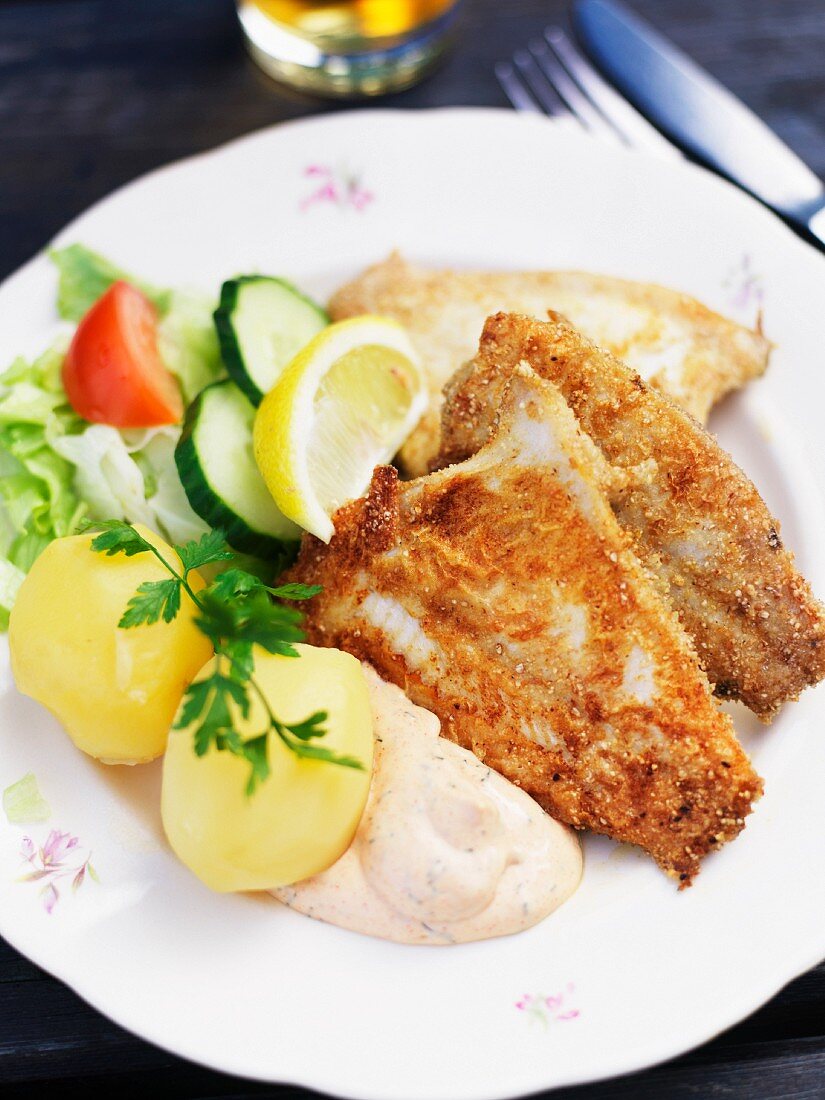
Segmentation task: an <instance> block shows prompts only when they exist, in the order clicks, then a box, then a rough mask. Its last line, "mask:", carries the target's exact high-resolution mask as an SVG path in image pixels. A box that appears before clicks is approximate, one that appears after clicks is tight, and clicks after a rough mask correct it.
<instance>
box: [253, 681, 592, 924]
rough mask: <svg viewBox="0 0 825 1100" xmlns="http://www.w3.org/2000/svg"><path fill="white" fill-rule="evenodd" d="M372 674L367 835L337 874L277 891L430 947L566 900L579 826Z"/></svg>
mask: <svg viewBox="0 0 825 1100" xmlns="http://www.w3.org/2000/svg"><path fill="white" fill-rule="evenodd" d="M364 672H365V675H366V676H367V682H368V684H369V689H370V698H371V701H372V707H373V715H374V721H375V738H376V744H375V767H374V772H373V777H372V785H371V787H370V795H369V800H368V802H367V806H366V809H365V810H364V815H363V817H362V819H361V824H360V825H359V827H358V832H357V833H356V835H355V839H354V840H353V842H352V844H351V845H350V847H349V849H348V850H347V851H346V852H345V853H344V855H343V856H342V857H341V858H340V859H339V860H338V862H337V863H335V864H333V866H332V867H330V868H329V869H328V870H326V871H324V872H323V873H322V874H320V875H316V876H315V877H314V878H311V879H307V880H306V881H305V882H300V883H296V884H294V885H293V886H285V887H281V888H279V889H277V890H273V891H272V893H273V895H274V896H275V897H276V898H278V899H279V900H280V901H282V902H284V903H285V904H286V905H288V906H290V908H292V909H295V910H297V911H298V912H301V913H306V914H307V915H308V916H311V917H315V918H317V919H318V920H324V921H328V922H329V923H330V924H337V925H340V926H341V927H342V928H349V929H351V930H353V931H355V932H362V933H364V934H365V935H370V936H378V937H380V938H381V939H387V940H395V941H397V942H399V943H430V944H451V943H464V942H467V941H470V940H483V939H489V938H492V937H494V936H506V935H508V934H509V933H511V932H520V931H522V930H523V929H525V928H529V927H530V926H531V925H533V924H537V923H538V922H539V921H540V920H543V919H544V917H546V916H548V914H550V913H552V912H553V910H554V909H557V908H558V907H559V906H560V905H561V904H562V903H563V902H565V901H567V899H568V898H569V897H570V896H571V894H572V893H573V892H574V891H575V889H576V887H577V886H578V884H579V881H580V879H581V874H582V855H581V848H580V846H579V842H578V840H577V838H576V836H575V834H574V833H573V831H572V830H570V829H568V828H566V827H565V826H564V825H560V824H559V823H558V822H557V821H554V820H553V819H552V818H550V817H548V816H547V814H545V813H544V811H543V810H542V809H541V808H540V807H539V806H538V805H537V804H536V803H535V802H534V801H533V799H532V798H530V797H529V795H526V794H525V793H524V791H522V790H520V789H519V788H518V787H515V786H514V785H513V784H512V783H510V782H508V781H507V780H506V779H504V778H503V777H502V776H500V775H498V774H497V773H496V772H494V771H492V770H491V769H490V768H488V767H486V766H485V765H484V764H482V763H481V761H479V760H477V759H476V757H475V756H473V754H472V753H470V752H467V751H466V750H464V749H461V748H459V747H458V746H457V745H454V744H452V743H451V742H449V741H445V740H444V739H443V738H441V737H439V729H440V726H439V722H438V719H437V718H436V717H435V715H433V714H431V713H430V712H429V711H427V710H424V709H423V708H421V707H417V706H415V705H414V704H413V703H411V702H410V701H409V699H408V698H407V697H406V695H404V693H403V692H402V691H400V690H399V688H397V687H395V686H394V685H392V684H387V683H385V682H384V681H383V680H381V678H380V677H379V676H378V675H377V674H376V673H375V672H374V671H373V669H372V668H370V667H369V666H366V665H365V666H364Z"/></svg>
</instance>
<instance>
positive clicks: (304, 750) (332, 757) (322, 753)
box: [281, 737, 365, 772]
mask: <svg viewBox="0 0 825 1100" xmlns="http://www.w3.org/2000/svg"><path fill="white" fill-rule="evenodd" d="M281 739H282V740H283V741H284V743H285V744H286V745H288V746H289V748H291V749H292V751H293V752H294V753H295V755H296V756H300V757H303V759H305V760H324V761H326V762H327V763H328V764H337V765H338V766H339V767H341V768H352V769H353V770H354V771H359V772H362V771H364V770H365V769H364V765H363V764H362V763H361V761H360V760H357V759H356V758H355V757H354V756H339V755H338V753H336V752H335V751H334V750H333V749H327V748H324V746H323V745H313V744H307V742H305V741H291V740H288V739H287V738H285V737H282V738H281Z"/></svg>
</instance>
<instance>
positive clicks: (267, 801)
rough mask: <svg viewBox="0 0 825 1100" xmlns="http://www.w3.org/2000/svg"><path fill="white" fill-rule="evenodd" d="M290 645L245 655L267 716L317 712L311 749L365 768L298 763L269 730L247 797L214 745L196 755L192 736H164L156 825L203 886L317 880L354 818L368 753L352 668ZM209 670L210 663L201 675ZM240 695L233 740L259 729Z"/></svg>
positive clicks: (357, 673)
mask: <svg viewBox="0 0 825 1100" xmlns="http://www.w3.org/2000/svg"><path fill="white" fill-rule="evenodd" d="M296 648H297V649H298V651H299V652H300V657H298V658H297V659H296V658H295V657H280V656H273V655H272V654H270V653H266V652H265V651H264V650H262V649H259V648H256V649H255V652H254V658H255V673H254V676H255V680H256V681H257V683H258V684H259V685H260V687H261V688H262V690H263V693H264V695H265V697H266V699H267V701H268V702H269V705H270V707H271V709H272V711H273V713H274V714H276V715H277V717H278V718H279V719H280V720H281V721H282V722H292V723H295V722H300V721H302V720H303V719H305V718H308V717H309V715H310V714H313V713H314V712H315V711H318V710H325V711H327V713H328V716H329V717H328V720H327V722H326V730H327V733H326V736H325V737H324V738H323V739H322V740H321V741H320V744H323V745H325V746H327V747H329V748H331V749H334V750H335V751H336V752H337V753H339V754H344V755H347V756H354V757H356V758H357V759H358V760H360V761H361V762H362V763H363V765H364V768H365V770H364V771H356V770H354V769H352V768H344V767H341V766H339V765H337V764H329V763H324V762H322V761H318V760H302V759H300V758H299V757H297V756H296V755H295V754H294V753H293V752H292V751H291V750H290V749H288V748H287V747H286V746H285V745H284V744H283V742H282V741H281V740H280V738H279V737H278V735H277V734H275V733H270V734H269V762H270V768H271V774H270V776H269V778H268V779H266V780H264V781H263V782H262V783H260V784H259V785H258V787H257V788H256V790H255V791H254V793H252V794H249V795H248V794H246V783H247V779H248V778H249V764H248V763H247V762H246V761H244V760H242V759H240V758H239V757H237V756H233V755H232V754H230V753H229V752H225V751H224V752H220V751H218V750H217V749H215V748H210V749H209V751H208V752H207V753H206V755H205V756H201V757H198V756H196V755H195V750H194V739H193V731H192V730H191V729H180V730H177V729H176V730H173V731H172V733H171V735H170V737H169V747H168V749H167V752H166V758H165V760H164V762H163V793H162V797H161V808H162V813H163V825H164V828H165V829H166V835H167V837H168V838H169V843H170V844H171V845H172V848H173V849H174V851H175V852H176V854H177V855H178V857H179V858H180V859H181V860H182V861H183V862H184V863H185V864H186V866H187V867H189V868H190V869H191V870H192V871H194V872H195V874H196V875H197V876H198V878H200V879H201V880H202V881H203V882H205V883H206V885H207V886H210V887H211V888H212V889H213V890H219V891H222V892H225V891H231V890H265V889H268V888H269V887H273V886H285V885H287V884H289V883H291V882H297V881H298V880H299V879H303V878H308V877H309V876H310V875H314V874H317V873H318V872H319V871H323V870H324V869H325V868H327V867H329V866H330V865H331V864H333V863H334V862H335V861H336V860H337V859H338V857H339V856H341V855H343V853H344V852H345V851H346V849H347V848H348V847H349V844H350V841H351V840H352V838H353V835H354V834H355V830H356V828H357V827H358V822H359V821H360V819H361V814H362V812H363V810H364V804H365V803H366V800H367V793H368V791H369V784H370V771H371V768H372V748H373V733H372V711H371V708H370V700H369V695H368V692H367V684H366V680H365V678H364V674H363V672H362V671H361V666H360V664H359V663H358V661H356V660H355V658H354V657H351V656H350V655H349V654H348V653H342V652H341V651H340V650H337V649H316V648H314V647H313V646H307V645H299V646H297V647H296ZM213 670H214V662H210V663H209V664H208V665H207V666H206V668H205V669H204V670H203V673H202V676H204V677H205V676H208V675H210V673H211V672H212V671H213ZM199 679H200V677H199ZM250 697H251V699H252V706H251V708H250V712H249V715H248V717H246V718H243V717H242V716H241V715H240V713H239V712H238V711H237V709H236V710H235V711H234V713H233V718H234V721H235V729H236V730H237V731H238V732H239V733H240V734H241V736H242V737H252V736H255V735H257V734H259V733H261V732H262V730H263V729H264V728H265V727H266V719H265V717H264V710H263V706H262V704H261V703H260V700H258V699H256V698H255V697H254V694H253V693H250Z"/></svg>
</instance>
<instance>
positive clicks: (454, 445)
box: [439, 314, 825, 719]
mask: <svg viewBox="0 0 825 1100" xmlns="http://www.w3.org/2000/svg"><path fill="white" fill-rule="evenodd" d="M521 362H526V363H529V364H530V366H531V367H532V368H533V369H534V370H535V371H536V372H537V373H538V374H540V375H541V377H542V378H545V379H547V380H549V381H551V382H553V383H554V384H555V385H556V386H558V387H559V389H560V390H561V392H562V394H563V395H564V398H565V400H566V401H567V402H568V403H569V405H570V407H571V409H572V410H573V412H574V413H575V415H576V417H577V419H578V421H579V424H580V425H581V427H582V428H583V429H584V431H585V432H586V433H587V434H588V435H589V436H590V438H591V439H592V440H593V442H594V443H595V444H596V446H597V447H598V448H599V449H600V450H601V452H602V454H603V455H604V457H605V458H606V459H607V461H608V463H610V464H611V465H612V466H613V467H614V469H615V470H616V471H617V474H618V478H617V484H615V485H614V488H613V490H612V493H611V499H612V504H613V508H614V510H615V513H616V516H617V518H618V520H619V522H620V524H621V525H622V527H624V529H625V530H626V531H628V532H630V533H631V534H632V536H633V538H634V540H635V546H636V551H637V553H638V554H639V555H640V557H641V558H642V560H643V561H644V563H645V564H646V565H647V566H648V568H649V569H650V571H651V572H652V573H655V574H656V575H657V576H658V577H659V578H660V579H661V581H662V584H663V586H664V590H665V591H666V593H667V595H668V598H669V599H670V601H671V603H672V604H673V606H674V607H675V608H676V610H677V611H678V614H679V618H680V619H681V621H682V624H683V625H684V627H685V629H686V630H687V632H688V634H690V636H691V637H692V638H693V640H694V643H695V645H696V648H697V651H698V653H699V656H700V658H701V660H702V663H703V665H704V667H705V669H706V670H707V673H708V676H709V678H710V680H711V682H712V683H713V684H714V685H715V688H716V693H717V695H720V696H722V697H726V698H731V699H740V700H741V701H742V702H743V703H745V704H746V705H747V706H749V707H750V708H751V710H753V711H755V713H756V714H758V715H759V716H760V717H762V718H763V719H768V718H770V716H771V715H772V714H774V712H775V711H776V710H777V709H778V707H779V706H780V705H781V704H782V703H783V702H785V701H787V700H789V699H795V698H796V697H797V696H798V695H799V692H800V691H802V689H803V688H805V687H807V686H808V685H810V684H815V683H816V682H817V681H819V680H821V679H822V678H823V676H825V608H823V607H822V605H821V604H820V603H819V602H818V601H816V600H815V599H814V598H813V596H812V594H811V590H810V588H809V586H808V584H807V582H806V581H805V580H804V579H803V578H802V577H801V576H800V575H799V573H798V572H797V570H796V569H795V567H794V564H793V556H792V555H791V554H790V553H789V552H788V551H787V550H786V549H785V548H784V546H783V545H782V541H781V539H780V537H779V524H778V523H777V521H776V520H775V519H773V517H772V516H771V514H770V512H769V511H768V509H767V507H766V505H765V503H764V501H763V500H762V498H761V497H760V495H759V493H758V492H757V490H756V488H755V487H754V485H753V483H752V482H751V481H750V480H749V479H748V478H747V477H746V476H745V474H743V473H742V471H741V470H740V469H739V468H738V466H736V464H735V463H734V462H733V459H731V457H730V456H729V455H728V454H726V452H725V451H723V450H722V449H721V447H719V445H718V444H717V443H716V441H715V440H714V439H713V437H712V436H710V435H709V434H708V433H707V432H706V431H705V430H704V429H703V428H702V427H701V426H700V425H699V424H697V423H696V421H695V420H693V419H692V418H691V417H689V416H687V415H686V414H685V413H684V412H683V411H682V410H681V409H679V408H677V407H676V405H675V404H674V403H673V402H672V401H670V400H669V399H668V398H667V397H665V396H663V395H662V394H661V393H658V392H657V391H656V390H654V389H651V388H650V387H648V386H646V385H645V383H644V382H643V381H642V380H641V379H640V378H639V376H638V375H637V374H636V373H635V372H634V371H633V370H631V369H630V368H629V367H627V366H625V364H624V363H621V362H619V360H618V359H616V358H615V357H614V356H612V355H610V354H609V353H608V352H605V351H603V350H601V349H600V348H598V347H596V346H595V344H593V343H591V342H590V341H589V340H587V339H585V337H583V336H582V335H580V334H579V333H578V332H576V331H575V330H573V329H572V328H570V326H569V325H567V324H566V323H565V322H564V320H563V319H561V318H557V319H556V320H555V321H554V322H546V323H542V322H538V321H533V320H531V319H529V318H527V317H519V316H517V315H514V314H499V315H498V316H495V317H491V318H490V319H489V320H488V321H487V324H486V325H485V328H484V332H483V334H482V337H481V343H480V347H479V351H478V354H477V356H476V358H475V359H474V360H473V361H472V362H471V363H469V364H467V365H466V367H465V368H463V369H462V370H461V371H459V372H458V373H457V374H456V376H455V377H454V378H453V380H452V381H451V382H450V384H449V386H448V387H447V399H446V403H445V407H444V422H443V439H442V453H441V456H440V460H439V462H440V464H441V465H446V464H448V463H450V462H456V461H459V460H461V459H464V458H466V457H467V456H469V455H471V454H473V453H474V452H475V451H477V450H478V448H479V447H480V446H482V445H483V443H484V441H485V440H486V438H487V436H488V434H489V432H490V430H491V427H492V425H493V423H494V420H495V411H496V409H497V407H498V401H499V400H500V395H501V392H502V388H503V386H504V385H505V383H506V380H507V378H508V377H509V376H510V374H511V373H512V371H513V370H514V369H515V368H516V367H517V365H518V364H519V363H521Z"/></svg>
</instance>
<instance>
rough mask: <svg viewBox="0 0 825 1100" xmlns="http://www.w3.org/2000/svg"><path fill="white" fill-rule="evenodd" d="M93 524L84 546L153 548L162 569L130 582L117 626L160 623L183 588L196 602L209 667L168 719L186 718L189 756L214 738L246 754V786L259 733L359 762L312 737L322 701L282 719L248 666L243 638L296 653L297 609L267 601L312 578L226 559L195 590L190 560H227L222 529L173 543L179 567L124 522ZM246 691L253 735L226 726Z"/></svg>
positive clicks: (259, 746) (257, 767) (174, 608)
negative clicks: (289, 580)
mask: <svg viewBox="0 0 825 1100" xmlns="http://www.w3.org/2000/svg"><path fill="white" fill-rule="evenodd" d="M94 530H96V531H97V532H99V533H98V534H97V535H96V536H95V538H94V539H93V540H92V549H93V550H94V551H96V552H97V553H101V554H106V555H107V556H109V557H112V556H114V555H116V554H124V555H125V556H126V557H133V556H134V555H135V554H153V555H154V556H155V557H156V558H157V559H158V561H159V562H160V563H161V564H162V565H163V567H164V568H165V569H166V570H167V572H168V573H169V574H170V577H169V578H168V579H165V580H158V581H144V582H143V583H142V584H140V585H139V586H138V589H137V591H136V592H135V594H134V596H132V598H131V599H130V600H129V602H128V604H127V605H126V610H125V611H124V613H123V615H122V617H121V619H120V622H119V623H118V626H120V627H122V628H123V629H129V628H131V627H136V626H142V625H144V624H152V623H156V622H159V621H160V620H161V619H162V620H163V621H164V622H165V623H170V622H172V620H173V619H174V618H175V617H176V616H177V614H178V612H179V611H180V607H181V600H182V598H183V597H184V595H185V596H186V597H188V598H189V599H190V600H192V602H193V603H194V604H195V606H196V608H197V614H196V616H195V620H194V621H195V625H196V626H197V628H198V629H199V630H200V631H201V633H202V634H204V635H206V637H207V638H208V639H209V641H210V642H211V643H212V645H213V647H214V650H215V668H214V671H213V672H212V674H211V675H210V676H208V677H207V678H206V679H203V680H198V681H196V682H195V683H193V684H190V686H189V688H188V689H187V691H186V694H185V695H184V699H183V705H182V707H181V710H180V714H179V716H178V719H177V721H176V722H175V728H176V729H184V728H186V727H188V726H193V727H194V737H195V752H196V753H197V755H198V756H204V755H205V754H206V753H207V752H208V751H209V750H210V748H215V749H217V750H218V751H220V752H230V753H232V754H233V755H235V756H238V757H241V758H242V759H244V760H246V761H247V763H248V764H249V766H250V773H249V780H248V782H247V786H246V790H247V793H248V794H253V793H254V791H255V789H256V788H257V786H258V784H259V783H261V782H263V781H264V780H265V779H266V778H267V776H268V775H269V773H270V762H269V752H268V745H269V734H270V732H273V731H274V732H275V733H276V734H277V736H278V737H280V739H281V741H283V743H284V744H285V745H286V746H287V748H288V749H290V750H291V751H292V752H294V753H295V755H296V756H300V757H303V758H305V759H310V760H324V761H327V762H328V763H330V764H338V765H340V766H341V767H345V768H357V769H359V770H362V769H363V764H362V763H361V762H360V761H359V760H356V759H355V758H354V757H352V756H341V755H339V754H337V753H336V752H334V751H333V750H332V749H330V748H328V747H327V746H325V745H321V744H319V743H318V742H319V741H320V740H322V739H323V738H324V736H325V735H326V732H327V731H326V728H325V726H324V723H325V722H326V720H327V713H326V711H317V712H316V713H314V714H310V715H309V717H308V718H305V719H304V721H303V722H295V723H288V722H282V721H281V720H280V719H279V718H278V717H277V716H276V715H275V713H274V712H273V710H272V707H271V706H270V704H269V700H268V699H267V698H266V695H265V693H264V691H263V690H262V688H261V686H260V685H259V684H258V682H257V681H256V679H255V677H254V675H253V673H254V661H253V656H252V649H253V646H256V645H259V646H261V648H263V649H265V650H266V651H267V652H268V653H277V654H280V655H282V656H284V657H297V656H299V654H298V651H297V650H296V649H295V646H294V643H295V642H300V641H303V639H304V633H303V631H302V630H301V623H302V621H303V616H302V615H301V613H300V612H299V611H297V610H296V609H295V608H292V607H288V606H286V605H285V604H283V603H279V602H275V601H276V600H293V601H294V600H308V599H311V598H312V597H313V596H315V595H317V594H318V592H320V591H321V589H320V587H319V586H317V585H304V584H282V585H276V586H274V587H272V586H270V585H267V584H264V583H263V581H262V580H260V578H259V577H256V576H255V575H254V574H252V573H248V572H246V571H245V570H243V569H239V568H236V567H228V568H225V569H224V570H223V572H221V573H219V574H218V576H217V577H216V578H215V580H214V581H213V582H212V583H211V584H210V585H209V586H208V587H207V588H202V589H201V590H200V591H195V589H194V588H193V586H192V584H191V583H190V578H191V574H192V571H193V570H196V569H201V568H202V567H203V566H206V565H212V564H214V563H217V562H228V561H231V560H232V559H233V558H234V557H235V555H234V554H233V552H232V551H231V550H230V549H229V547H228V546H227V545H226V540H225V537H224V534H223V532H222V531H220V530H214V531H210V532H209V533H208V534H206V535H204V536H203V537H202V538H201V539H200V540H199V541H191V542H187V543H186V544H185V545H183V546H176V547H175V548H174V549H175V552H176V553H177V555H178V557H179V558H180V561H181V564H182V567H183V571H182V572H179V571H178V569H177V568H176V567H175V566H174V565H173V564H171V563H170V562H168V561H167V560H166V558H165V557H164V556H163V554H161V553H160V551H159V550H158V549H157V548H156V547H154V546H153V545H152V544H151V543H150V542H148V541H147V540H146V539H145V538H143V536H142V535H141V534H140V532H138V531H136V530H135V528H134V527H132V525H131V524H129V523H124V522H123V521H122V520H107V521H106V522H105V523H98V524H95V525H94ZM251 695H254V696H255V697H256V698H257V699H258V700H259V702H260V704H261V706H262V708H263V711H264V716H265V719H266V725H265V727H264V729H262V730H261V732H260V733H258V734H256V735H255V736H254V737H247V738H243V737H241V735H240V734H239V733H238V731H237V730H236V728H235V724H234V722H233V718H232V709H233V707H235V708H237V710H238V711H239V712H240V713H241V715H242V716H243V717H244V718H247V717H248V716H249V712H250V707H251V701H250V697H251Z"/></svg>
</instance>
